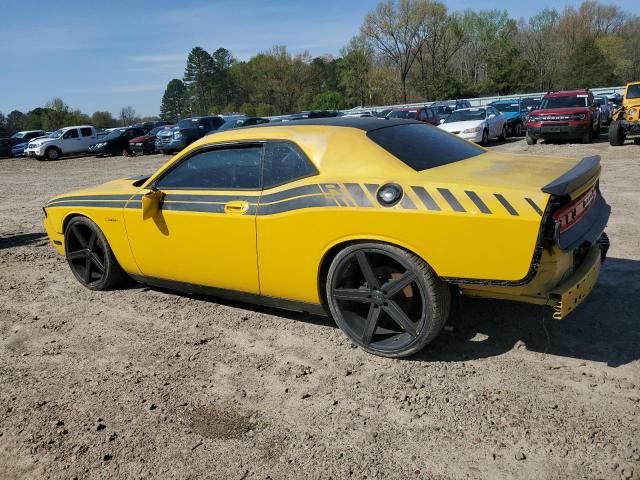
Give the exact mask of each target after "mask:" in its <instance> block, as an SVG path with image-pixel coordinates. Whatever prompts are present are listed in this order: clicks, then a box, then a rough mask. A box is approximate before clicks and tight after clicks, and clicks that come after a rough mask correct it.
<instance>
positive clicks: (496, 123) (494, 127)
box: [487, 107, 503, 138]
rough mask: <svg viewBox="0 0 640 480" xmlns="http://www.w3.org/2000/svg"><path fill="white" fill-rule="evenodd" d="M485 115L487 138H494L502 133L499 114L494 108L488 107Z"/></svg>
mask: <svg viewBox="0 0 640 480" xmlns="http://www.w3.org/2000/svg"><path fill="white" fill-rule="evenodd" d="M487 113H488V114H489V117H490V118H489V136H490V137H492V138H494V137H497V136H499V135H500V134H501V133H502V123H503V122H502V118H501V117H500V112H498V110H496V109H495V108H494V107H488V108H487Z"/></svg>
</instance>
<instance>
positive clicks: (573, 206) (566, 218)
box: [552, 186, 598, 234]
mask: <svg viewBox="0 0 640 480" xmlns="http://www.w3.org/2000/svg"><path fill="white" fill-rule="evenodd" d="M597 195H598V191H597V190H596V187H595V186H593V187H591V188H590V189H589V190H588V191H587V192H586V193H584V194H583V195H581V196H580V197H578V198H576V199H575V200H573V201H571V202H570V203H569V204H568V205H563V206H562V207H560V208H559V209H558V210H556V211H555V212H554V213H553V215H552V218H553V220H554V222H555V223H556V226H557V228H558V230H559V233H560V234H562V233H564V232H566V231H567V230H569V229H570V228H571V227H573V226H574V225H575V224H576V223H578V222H579V221H580V219H581V218H582V217H584V215H585V214H586V213H587V212H588V211H589V208H591V205H593V202H594V200H595V199H596V196H597Z"/></svg>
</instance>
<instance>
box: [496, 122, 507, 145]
mask: <svg viewBox="0 0 640 480" xmlns="http://www.w3.org/2000/svg"><path fill="white" fill-rule="evenodd" d="M506 139H507V126H506V125H503V126H502V132H500V136H499V137H498V140H503V141H504V140H506Z"/></svg>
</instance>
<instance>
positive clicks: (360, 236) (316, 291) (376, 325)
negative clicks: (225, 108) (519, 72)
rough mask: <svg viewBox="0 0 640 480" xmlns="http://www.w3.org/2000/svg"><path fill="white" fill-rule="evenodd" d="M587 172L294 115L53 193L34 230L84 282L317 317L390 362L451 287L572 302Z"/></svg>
mask: <svg viewBox="0 0 640 480" xmlns="http://www.w3.org/2000/svg"><path fill="white" fill-rule="evenodd" d="M600 168H601V167H600V158H599V157H597V156H596V157H588V158H584V159H582V160H575V159H568V158H559V157H541V156H525V155H516V154H511V153H509V154H505V153H497V152H491V151H488V150H486V149H484V148H482V147H480V146H477V145H474V144H472V143H469V142H466V141H465V140H462V139H460V138H457V137H456V136H454V135H451V134H449V133H447V132H444V131H442V130H440V129H438V128H434V127H432V126H430V125H426V124H424V123H422V122H416V121H412V120H397V119H386V120H383V119H377V118H349V117H345V118H330V119H310V120H299V121H292V122H287V123H279V124H266V125H264V126H256V127H249V128H239V129H233V130H228V131H225V132H220V133H215V134H213V135H208V136H206V137H204V138H202V139H201V140H199V141H197V142H195V143H193V144H192V145H190V146H189V147H188V148H185V149H184V150H182V151H181V152H180V153H179V154H178V155H176V156H175V157H174V158H172V159H171V160H169V161H168V162H167V163H166V164H165V165H164V166H163V167H161V168H160V169H159V170H158V171H157V172H155V173H154V174H153V175H151V176H148V177H141V178H129V179H122V180H114V181H112V182H108V183H105V184H103V185H100V186H97V187H93V188H88V189H84V190H78V191H74V192H71V193H67V194H64V195H60V196H57V197H55V198H53V199H51V200H50V201H49V202H48V203H47V204H46V205H45V206H44V216H45V219H44V224H45V227H46V231H47V234H48V236H49V238H50V240H51V242H52V243H53V245H54V247H55V248H56V249H57V250H58V251H59V252H60V253H61V254H63V255H65V256H66V259H67V262H68V264H69V267H70V269H71V272H72V273H73V275H74V276H75V277H76V279H77V280H78V281H79V282H80V283H81V284H82V285H84V286H85V287H87V288H89V289H92V290H104V289H109V288H113V287H115V286H116V285H117V284H118V282H120V281H121V280H122V279H123V278H124V277H125V276H129V277H132V278H133V279H135V280H137V281H139V282H141V283H143V284H146V285H150V286H156V287H161V288H170V289H175V290H178V291H182V292H186V293H192V294H193V293H195V294H210V295H214V296H223V297H229V298H232V299H235V300H240V301H249V302H257V303H262V304H266V305H270V306H276V307H281V308H286V309H293V310H299V311H305V312H310V313H326V314H328V315H330V316H331V317H333V319H334V320H335V322H336V323H337V325H338V326H339V327H340V328H341V329H342V330H343V332H344V333H345V334H346V335H347V336H348V337H349V338H350V339H351V341H353V342H354V343H355V344H357V345H358V346H360V347H362V348H363V349H365V350H366V351H368V352H370V353H373V354H376V355H381V356H386V357H402V356H407V355H411V354H413V353H415V352H417V351H419V350H420V349H421V348H423V347H424V346H425V345H427V344H428V343H429V342H431V341H432V340H433V339H434V338H435V337H436V335H438V333H439V332H440V330H441V329H442V328H443V326H444V324H445V322H446V320H447V316H448V314H449V304H450V295H451V293H452V292H454V291H455V292H459V293H461V294H463V295H469V296H474V297H484V298H497V299H504V300H515V301H521V302H529V303H533V304H539V305H548V306H550V307H552V308H553V316H554V318H556V319H561V318H563V317H565V316H566V315H567V314H569V313H570V312H572V311H573V310H574V309H575V308H576V307H577V306H578V305H579V304H580V303H581V302H582V301H583V300H584V299H585V297H586V296H587V295H588V294H589V292H590V291H591V290H592V288H593V287H594V285H595V283H596V280H597V278H598V274H599V271H600V265H601V262H602V261H603V260H604V258H605V255H606V251H607V248H608V240H607V236H606V234H605V233H604V229H605V226H606V224H607V220H608V218H609V214H610V208H609V206H608V205H607V203H606V202H605V200H604V198H603V197H602V195H601V193H600V188H599V178H600Z"/></svg>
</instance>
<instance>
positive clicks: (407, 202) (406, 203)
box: [400, 193, 416, 210]
mask: <svg viewBox="0 0 640 480" xmlns="http://www.w3.org/2000/svg"><path fill="white" fill-rule="evenodd" d="M400 206H401V207H402V208H406V209H407V210H416V205H415V203H413V200H411V199H410V198H409V196H408V195H407V194H406V193H405V194H404V195H403V196H402V201H401V202H400Z"/></svg>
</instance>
